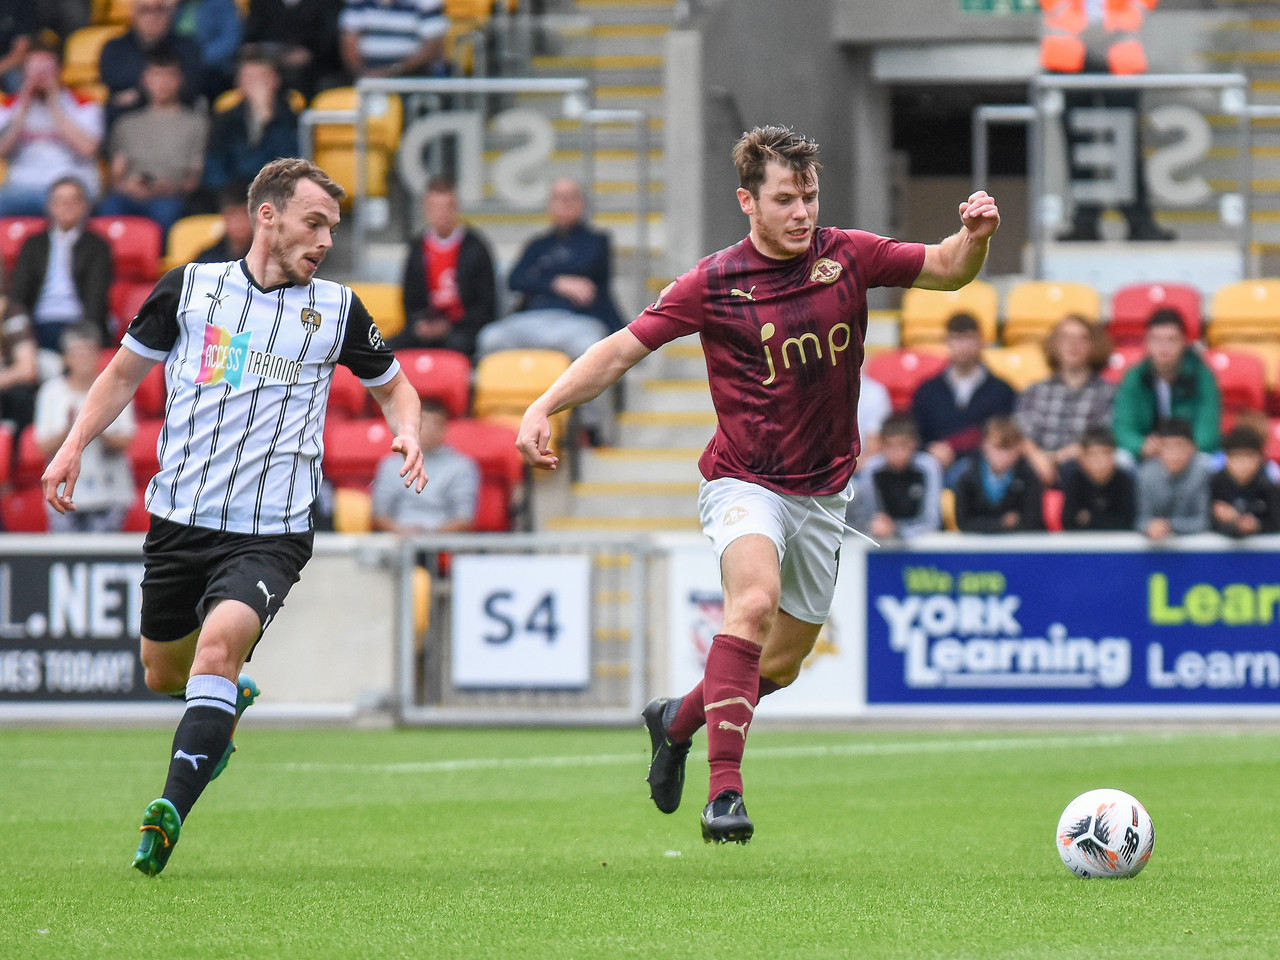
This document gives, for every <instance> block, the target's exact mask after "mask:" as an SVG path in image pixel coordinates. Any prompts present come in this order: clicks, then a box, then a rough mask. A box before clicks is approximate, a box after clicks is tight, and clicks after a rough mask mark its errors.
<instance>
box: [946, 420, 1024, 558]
mask: <svg viewBox="0 0 1280 960" xmlns="http://www.w3.org/2000/svg"><path fill="white" fill-rule="evenodd" d="M1023 440H1024V438H1023V436H1022V431H1021V430H1019V429H1018V424H1017V423H1016V422H1015V421H1014V419H1013V417H1010V416H1004V415H1001V416H995V417H992V418H991V419H990V420H988V421H987V423H986V426H985V427H984V428H983V431H982V444H981V446H980V447H979V450H978V453H977V454H976V455H975V456H972V457H970V458H969V459H968V462H967V464H966V466H965V468H964V470H963V471H962V472H961V474H960V476H959V478H958V479H957V480H956V486H955V491H956V524H957V526H959V527H960V529H961V530H963V531H964V532H966V533H1015V532H1023V531H1033V530H1043V529H1044V513H1043V498H1044V486H1043V485H1042V484H1041V483H1040V478H1039V477H1038V476H1036V472H1035V470H1034V469H1033V468H1032V466H1031V464H1030V462H1029V461H1028V460H1027V458H1026V457H1024V456H1023V455H1022V444H1023Z"/></svg>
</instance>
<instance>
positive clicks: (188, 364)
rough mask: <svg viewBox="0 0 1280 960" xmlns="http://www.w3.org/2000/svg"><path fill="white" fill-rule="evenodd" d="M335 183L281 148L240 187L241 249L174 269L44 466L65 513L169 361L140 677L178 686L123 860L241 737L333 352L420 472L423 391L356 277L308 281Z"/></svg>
mask: <svg viewBox="0 0 1280 960" xmlns="http://www.w3.org/2000/svg"><path fill="white" fill-rule="evenodd" d="M343 196H345V192H344V191H343V189H342V187H340V186H339V185H338V184H336V183H334V182H333V181H332V180H331V179H330V178H329V177H328V176H327V175H326V174H325V173H324V171H323V170H321V169H320V168H319V167H317V166H316V165H315V164H313V163H311V162H310V161H308V160H300V159H296V158H286V159H280V160H273V161H272V162H271V163H269V164H267V165H266V166H265V167H263V168H262V170H261V172H259V174H258V176H257V178H256V179H255V180H254V181H253V184H252V185H251V186H250V187H249V196H248V205H249V212H250V217H251V219H252V220H253V228H254V233H253V243H252V244H251V246H250V248H249V252H248V254H247V255H246V256H245V258H244V259H243V260H234V261H230V262H228V263H193V264H189V265H187V266H185V267H178V268H175V269H173V270H170V271H169V272H168V273H166V274H165V275H164V276H163V277H162V278H161V279H160V281H159V282H158V283H157V284H156V286H155V289H154V290H153V291H152V293H151V295H150V296H149V297H148V298H147V300H146V301H145V302H144V303H143V304H142V306H141V307H140V308H139V310H138V315H137V316H136V317H134V319H133V322H132V323H130V325H129V329H128V331H127V332H126V333H125V335H124V340H123V343H122V346H121V349H120V350H119V351H118V352H117V353H116V355H115V357H114V358H113V359H112V360H111V362H110V363H109V364H108V365H107V367H106V369H104V370H103V372H102V373H101V375H99V377H98V379H97V380H96V381H95V382H94V384H93V386H92V387H91V388H90V390H89V394H88V396H87V398H86V399H85V403H84V406H83V407H82V408H81V410H80V413H79V415H78V416H77V417H76V421H75V423H74V424H73V425H72V427H71V432H70V434H69V435H68V436H67V439H66V441H65V442H64V443H63V445H62V447H61V448H60V449H59V450H58V452H57V454H55V455H54V458H53V460H52V461H51V462H50V463H49V466H48V468H47V469H46V470H45V473H44V477H43V484H44V494H45V498H46V499H47V500H48V501H49V503H50V504H51V505H52V506H53V508H54V509H55V510H57V511H59V512H60V513H61V512H65V511H67V510H74V509H75V501H74V493H75V485H76V478H77V477H78V475H79V472H80V457H81V453H82V452H83V450H84V448H85V446H86V445H87V444H88V443H89V441H90V440H92V439H93V438H94V437H96V436H97V435H98V434H99V433H101V432H102V431H103V429H105V428H106V426H107V425H108V424H110V423H111V422H112V421H113V420H114V419H115V418H116V415H117V414H118V413H119V412H120V411H121V410H122V409H124V406H125V404H127V403H128V402H129V400H130V399H131V398H132V397H133V395H134V393H135V392H136V391H137V389H138V385H139V384H140V383H141V382H142V380H143V378H144V377H145V376H146V375H147V372H148V371H149V370H150V369H151V368H152V367H153V366H154V365H155V364H156V363H163V364H164V371H165V388H166V392H167V399H166V402H165V424H164V428H163V430H162V431H161V433H160V439H159V442H158V454H159V461H160V470H159V472H158V473H157V474H156V475H155V477H154V478H152V480H151V483H150V484H149V485H148V487H147V493H146V505H147V510H148V512H149V513H150V514H151V527H150V530H149V532H148V533H147V538H146V543H145V546H144V548H143V559H144V561H145V567H144V569H145V572H144V574H143V579H142V624H141V629H142V664H143V667H144V669H145V671H146V683H147V686H148V687H150V688H151V689H152V690H155V691H156V692H157V693H166V694H170V695H173V696H184V695H185V700H186V704H187V708H186V711H185V712H184V713H183V715H182V719H181V721H180V722H179V724H178V729H177V731H176V732H175V734H174V739H173V747H172V756H171V758H170V761H169V774H168V779H167V780H166V781H165V786H164V792H163V793H162V794H161V796H160V797H159V798H158V799H157V800H155V801H153V802H152V803H151V804H150V805H149V806H148V807H147V809H146V812H145V813H144V815H143V820H142V842H141V843H140V844H139V846H138V851H137V854H136V855H135V857H134V861H133V865H134V866H135V867H136V868H138V869H139V870H141V871H142V872H143V873H146V874H148V875H150V876H154V875H156V874H157V873H159V872H160V871H161V870H163V869H164V867H165V864H166V863H167V862H168V860H169V855H170V854H171V853H172V852H173V846H174V844H175V843H177V841H178V834H179V830H180V828H181V826H182V824H183V822H184V821H185V820H186V819H187V814H188V812H189V811H190V810H191V807H192V805H193V804H194V803H195V802H196V799H197V798H198V797H199V796H200V793H201V791H203V790H204V788H205V787H206V786H207V785H208V783H209V781H210V780H212V779H213V778H214V777H216V776H218V774H220V773H221V772H222V769H223V767H224V766H225V765H226V763H227V760H228V759H230V757H231V753H232V751H234V750H235V745H234V744H233V743H232V739H231V738H232V735H233V733H234V732H235V725H236V721H237V720H238V719H239V716H240V714H241V713H242V712H243V711H244V709H245V708H246V707H247V706H249V704H251V703H252V702H253V700H254V698H256V697H257V695H258V689H257V687H256V686H255V685H254V683H253V681H252V680H251V679H249V678H248V677H246V676H244V675H243V674H241V673H240V670H241V668H242V667H243V666H244V663H245V661H246V660H248V659H249V657H250V655H251V654H252V652H253V648H254V646H255V645H256V644H257V642H258V640H259V638H260V637H261V636H262V632H263V631H264V630H265V629H266V627H267V625H268V624H269V623H270V622H271V620H272V618H273V617H275V615H276V613H278V612H279V610H280V606H281V604H282V603H284V598H285V596H286V595H287V594H288V592H289V589H290V588H291V587H292V586H293V584H295V583H296V582H297V581H298V577H299V574H300V573H301V571H302V568H303V566H304V565H305V564H306V563H307V561H308V560H309V559H310V558H311V545H312V539H313V535H314V534H313V531H312V529H311V519H310V511H311V502H312V500H313V499H314V498H315V495H316V490H317V489H318V487H319V484H320V463H321V456H322V454H323V446H322V442H321V431H322V429H323V426H324V416H325V406H326V404H327V403H328V399H329V385H330V382H331V378H332V375H333V368H334V365H335V364H337V363H341V364H343V365H344V366H347V367H349V368H351V370H352V371H354V372H355V373H356V375H357V376H358V377H359V378H360V380H361V382H362V383H364V385H365V386H366V387H367V388H368V389H369V391H370V392H371V393H372V394H373V396H374V397H375V398H376V399H377V400H378V402H379V403H380V404H381V406H382V410H383V413H384V415H385V416H386V418H387V422H388V423H389V424H390V425H391V431H392V433H393V435H394V439H393V440H392V441H391V450H393V451H395V452H397V453H399V454H401V455H402V456H403V458H404V465H403V468H402V469H401V471H400V475H401V476H402V477H403V478H404V484H405V486H406V487H410V486H412V487H413V488H414V489H415V490H417V491H418V492H421V491H422V489H423V487H424V486H425V485H426V482H427V477H426V474H425V473H423V468H422V451H421V449H420V447H419V443H418V429H419V427H418V419H419V400H418V395H417V392H416V391H415V390H414V388H413V386H412V384H410V383H409V381H408V380H407V379H406V378H405V376H404V374H403V373H402V372H401V371H400V365H399V364H398V363H397V362H396V358H395V355H394V354H393V353H392V352H391V350H390V349H388V348H387V346H386V344H385V343H384V342H383V340H382V337H381V336H379V334H378V328H377V327H376V326H375V325H374V322H373V319H372V318H371V317H370V316H369V312H368V311H367V310H366V309H365V307H364V305H363V304H362V303H361V302H360V300H359V299H358V298H357V297H356V296H355V294H354V293H352V291H351V289H350V288H349V287H346V286H343V285H342V284H339V283H334V282H333V281H330V280H320V279H316V277H315V273H316V271H317V270H318V269H319V267H320V264H321V262H322V261H323V260H324V258H325V254H327V253H328V252H329V249H330V248H331V247H332V246H333V230H334V228H335V227H336V226H337V225H338V219H339V210H338V202H339V200H341V199H342V197H343Z"/></svg>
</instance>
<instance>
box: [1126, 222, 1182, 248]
mask: <svg viewBox="0 0 1280 960" xmlns="http://www.w3.org/2000/svg"><path fill="white" fill-rule="evenodd" d="M1177 239H1178V235H1177V234H1176V233H1174V232H1173V231H1172V230H1166V229H1165V228H1164V227H1162V226H1160V224H1158V223H1148V224H1146V225H1144V226H1141V227H1134V228H1133V229H1131V230H1130V231H1129V240H1130V242H1136V243H1150V242H1153V241H1154V242H1156V243H1168V242H1169V241H1171V240H1177Z"/></svg>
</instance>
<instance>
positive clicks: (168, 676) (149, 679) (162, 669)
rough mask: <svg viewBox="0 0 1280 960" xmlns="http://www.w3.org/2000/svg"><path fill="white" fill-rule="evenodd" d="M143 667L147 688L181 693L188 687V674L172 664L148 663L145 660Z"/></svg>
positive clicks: (158, 691)
mask: <svg viewBox="0 0 1280 960" xmlns="http://www.w3.org/2000/svg"><path fill="white" fill-rule="evenodd" d="M142 668H143V681H144V682H145V683H146V685H147V689H148V690H151V691H152V692H154V693H164V694H169V693H180V692H181V691H183V690H185V689H186V687H187V678H186V675H185V674H182V673H180V672H179V671H178V670H177V669H176V668H174V667H173V666H172V665H171V664H168V663H163V662H151V663H147V662H146V661H145V660H144V661H143V664H142Z"/></svg>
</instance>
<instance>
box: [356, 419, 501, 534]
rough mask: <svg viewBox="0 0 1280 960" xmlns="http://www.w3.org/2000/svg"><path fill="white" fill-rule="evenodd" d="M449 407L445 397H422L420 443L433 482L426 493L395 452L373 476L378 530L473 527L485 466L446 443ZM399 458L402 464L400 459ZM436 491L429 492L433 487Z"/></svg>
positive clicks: (450, 530) (406, 531)
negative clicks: (409, 483) (413, 483)
mask: <svg viewBox="0 0 1280 960" xmlns="http://www.w3.org/2000/svg"><path fill="white" fill-rule="evenodd" d="M448 422H449V411H448V410H447V409H446V408H445V406H444V404H443V403H441V402H440V401H439V400H434V399H431V398H429V397H428V398H426V399H424V400H423V401H422V423H421V428H420V430H419V433H418V442H419V444H420V446H421V448H422V459H423V464H424V470H430V471H431V473H429V474H428V476H430V477H431V483H430V484H428V486H427V488H426V489H425V490H423V491H421V493H419V492H417V491H415V490H414V489H413V487H406V486H405V485H404V477H402V476H401V475H400V470H401V469H402V468H403V467H404V458H403V457H401V456H400V455H399V454H389V455H388V456H386V457H384V458H383V459H382V461H381V462H380V463H379V464H378V471H377V473H376V474H375V475H374V479H373V529H375V530H388V531H391V532H392V533H402V534H409V533H453V532H456V531H459V530H470V529H471V525H472V524H473V523H474V522H475V516H476V503H477V501H478V498H479V495H480V468H479V467H478V466H477V465H476V462H475V461H474V460H472V459H471V458H470V457H468V456H467V455H466V454H463V453H459V452H458V451H457V450H455V449H453V447H450V446H448V445H446V444H445V442H444V431H445V427H446V426H447V425H448ZM396 460H399V463H398V464H397V463H396ZM432 486H434V487H435V491H434V492H433V493H428V491H429V490H430V489H431V487H432Z"/></svg>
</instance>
